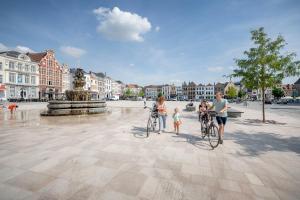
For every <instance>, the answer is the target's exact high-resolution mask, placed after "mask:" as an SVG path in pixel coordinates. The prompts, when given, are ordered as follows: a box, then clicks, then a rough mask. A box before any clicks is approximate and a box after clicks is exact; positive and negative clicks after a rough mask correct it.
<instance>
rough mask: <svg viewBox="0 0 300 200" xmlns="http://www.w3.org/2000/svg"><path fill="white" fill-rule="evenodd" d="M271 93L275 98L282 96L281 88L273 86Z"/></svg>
mask: <svg viewBox="0 0 300 200" xmlns="http://www.w3.org/2000/svg"><path fill="white" fill-rule="evenodd" d="M272 94H273V96H274V97H275V98H276V99H280V98H281V97H283V96H284V91H283V89H282V88H278V87H275V88H273V90H272Z"/></svg>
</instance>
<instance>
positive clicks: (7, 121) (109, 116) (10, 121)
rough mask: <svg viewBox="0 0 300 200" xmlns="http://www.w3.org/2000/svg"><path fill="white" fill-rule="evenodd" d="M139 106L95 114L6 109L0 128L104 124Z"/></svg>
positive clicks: (122, 116)
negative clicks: (58, 113)
mask: <svg viewBox="0 0 300 200" xmlns="http://www.w3.org/2000/svg"><path fill="white" fill-rule="evenodd" d="M142 110H143V109H141V108H115V107H113V108H108V112H107V113H102V114H95V115H71V116H47V117H46V116H40V113H41V112H43V111H44V109H33V110H17V111H16V112H15V113H13V114H11V113H10V112H8V111H1V112H0V128H9V127H10V128H12V127H16V126H43V125H60V126H61V125H70V124H74V125H78V124H90V123H91V124H106V123H111V122H113V121H116V120H117V121H118V120H124V119H127V118H128V117H129V116H130V115H134V114H137V113H140V112H141V111H142Z"/></svg>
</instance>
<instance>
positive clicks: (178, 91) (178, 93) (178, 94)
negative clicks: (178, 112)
mask: <svg viewBox="0 0 300 200" xmlns="http://www.w3.org/2000/svg"><path fill="white" fill-rule="evenodd" d="M176 97H177V100H179V101H180V100H183V93H182V86H176Z"/></svg>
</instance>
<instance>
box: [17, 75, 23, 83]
mask: <svg viewBox="0 0 300 200" xmlns="http://www.w3.org/2000/svg"><path fill="white" fill-rule="evenodd" d="M18 83H23V75H22V74H18Z"/></svg>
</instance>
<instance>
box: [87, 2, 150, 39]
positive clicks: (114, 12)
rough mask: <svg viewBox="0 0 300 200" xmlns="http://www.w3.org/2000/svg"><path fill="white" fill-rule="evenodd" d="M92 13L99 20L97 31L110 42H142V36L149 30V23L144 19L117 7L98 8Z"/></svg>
mask: <svg viewBox="0 0 300 200" xmlns="http://www.w3.org/2000/svg"><path fill="white" fill-rule="evenodd" d="M93 12H94V14H95V15H96V16H97V19H98V20H99V25H98V27H97V31H98V32H99V33H101V34H103V35H104V36H105V37H106V38H108V39H111V40H118V41H135V42H142V41H144V38H143V37H142V35H143V34H145V33H147V32H148V31H150V30H151V23H150V22H149V21H148V19H147V18H146V17H141V16H139V15H138V14H136V13H131V12H127V11H122V10H120V9H119V8H118V7H114V8H113V9H109V8H103V7H99V8H97V9H95V10H94V11H93Z"/></svg>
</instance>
